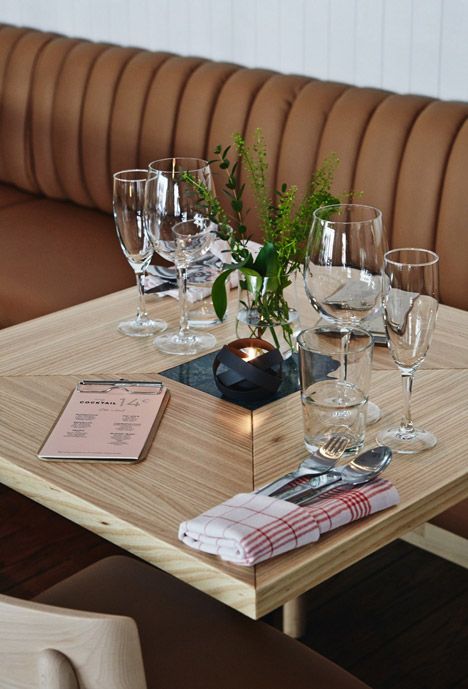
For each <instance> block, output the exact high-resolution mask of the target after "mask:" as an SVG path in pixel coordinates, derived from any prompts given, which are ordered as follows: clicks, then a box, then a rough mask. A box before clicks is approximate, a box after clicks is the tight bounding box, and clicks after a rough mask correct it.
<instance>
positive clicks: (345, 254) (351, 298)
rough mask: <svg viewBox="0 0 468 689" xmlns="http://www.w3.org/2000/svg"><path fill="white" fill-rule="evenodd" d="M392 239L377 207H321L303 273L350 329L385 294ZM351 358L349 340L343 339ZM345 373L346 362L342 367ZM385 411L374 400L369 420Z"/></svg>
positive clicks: (310, 291) (323, 309)
mask: <svg viewBox="0 0 468 689" xmlns="http://www.w3.org/2000/svg"><path fill="white" fill-rule="evenodd" d="M386 249H387V241H386V236H385V231H384V227H383V223H382V213H381V212H380V210H379V209H378V208H374V207H372V206H365V205H361V204H353V203H343V204H336V205H333V206H324V207H322V208H318V209H317V210H316V211H315V213H314V220H313V223H312V228H311V231H310V234H309V240H308V244H307V251H306V260H305V269H304V278H305V289H306V293H307V296H308V297H309V300H310V302H311V304H312V306H313V307H314V308H315V309H316V310H317V311H318V312H319V313H320V315H321V316H322V317H323V318H325V319H332V320H333V321H335V322H336V323H338V325H339V326H340V327H341V329H342V331H343V333H345V332H346V330H347V329H349V328H351V327H353V326H356V325H360V326H361V327H364V328H365V327H366V325H365V322H364V319H365V318H367V317H369V316H371V315H372V314H375V313H376V312H377V311H378V309H379V308H380V304H381V299H382V267H383V260H384V253H385V251H386ZM342 345H343V351H342V356H343V361H344V362H345V363H346V352H347V349H346V348H347V339H346V337H344V338H343V339H342ZM343 375H344V376H346V366H344V367H343ZM379 417H380V410H379V408H378V407H377V405H375V404H373V403H372V402H369V405H368V422H369V423H372V422H374V421H377V420H378V419H379Z"/></svg>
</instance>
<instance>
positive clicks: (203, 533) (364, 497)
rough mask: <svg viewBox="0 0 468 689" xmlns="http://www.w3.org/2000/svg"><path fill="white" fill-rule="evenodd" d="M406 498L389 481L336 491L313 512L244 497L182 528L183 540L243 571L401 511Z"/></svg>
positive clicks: (260, 497)
mask: <svg viewBox="0 0 468 689" xmlns="http://www.w3.org/2000/svg"><path fill="white" fill-rule="evenodd" d="M399 501H400V496H399V495H398V491H397V489H396V488H395V486H394V485H393V484H392V483H390V481H387V480H385V479H376V480H374V481H372V482H371V483H366V484H364V485H362V486H359V487H355V488H352V489H346V488H344V487H343V488H335V489H334V490H333V491H330V492H329V493H327V496H326V497H325V496H323V497H322V498H321V499H320V500H318V501H316V502H314V503H313V504H311V505H309V506H308V507H306V506H303V507H300V506H299V505H294V504H293V503H290V502H286V501H285V500H279V499H278V498H271V497H268V496H266V495H256V494H255V493H239V494H238V495H235V496H234V497H232V498H230V499H229V500H226V501H225V502H223V503H221V504H220V505H216V507H212V508H211V509H210V510H208V511H207V512H204V513H203V514H201V515H200V516H198V517H195V518H194V519H190V520H188V521H185V522H183V523H182V524H181V525H180V527H179V538H180V540H181V541H182V542H183V543H185V544H186V545H188V546H190V547H191V548H195V549H196V550H200V551H202V552H205V553H211V554H213V555H219V557H221V558H222V559H223V560H228V561H229V562H234V563H235V564H238V565H255V564H257V563H258V562H262V561H263V560H268V559H269V558H271V557H275V556H276V555H280V554H281V553H285V552H287V551H288V550H293V549H294V548H299V547H301V546H303V545H307V544H308V543H312V542H314V541H318V539H319V538H320V535H321V534H323V533H326V532H327V531H331V530H332V529H336V528H338V527H339V526H343V525H344V524H349V523H350V522H352V521H355V520H356V519H361V518H362V517H367V516H368V515H370V514H374V513H375V512H380V510H384V509H386V508H387V507H392V506H393V505H397V504H398V503H399Z"/></svg>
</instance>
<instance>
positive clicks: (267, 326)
mask: <svg viewBox="0 0 468 689" xmlns="http://www.w3.org/2000/svg"><path fill="white" fill-rule="evenodd" d="M292 287H293V289H288V295H287V296H288V298H287V299H286V296H285V294H284V292H283V291H281V292H274V291H271V290H268V278H264V279H263V283H262V286H261V289H260V290H258V291H256V292H253V291H251V290H249V289H247V285H246V282H245V280H242V279H241V280H240V281H239V288H238V296H239V298H238V308H237V318H236V336H237V338H245V337H258V338H261V339H262V340H266V341H267V342H270V343H271V344H272V345H273V346H274V347H275V348H276V349H278V350H279V351H280V352H281V355H282V356H283V359H287V358H288V357H290V356H291V354H292V353H293V351H295V348H296V338H297V335H298V334H299V332H300V330H301V327H300V323H299V313H298V311H297V309H296V307H295V305H293V304H292V303H290V302H291V296H294V294H295V284H294V285H292Z"/></svg>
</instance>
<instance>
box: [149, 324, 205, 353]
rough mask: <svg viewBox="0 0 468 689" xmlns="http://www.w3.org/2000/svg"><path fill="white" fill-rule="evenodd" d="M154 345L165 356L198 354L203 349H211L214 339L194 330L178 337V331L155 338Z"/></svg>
mask: <svg viewBox="0 0 468 689" xmlns="http://www.w3.org/2000/svg"><path fill="white" fill-rule="evenodd" d="M154 345H155V346H156V347H157V348H158V349H159V350H160V351H161V352H164V353H165V354H182V355H183V354H198V352H203V351H204V350H205V349H213V347H215V345H216V337H215V336H214V335H212V334H211V333H201V332H198V331H196V330H191V331H190V334H189V335H188V336H186V337H180V335H179V331H170V332H168V333H164V335H159V337H156V338H155V340H154Z"/></svg>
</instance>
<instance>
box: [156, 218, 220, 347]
mask: <svg viewBox="0 0 468 689" xmlns="http://www.w3.org/2000/svg"><path fill="white" fill-rule="evenodd" d="M216 229H217V226H216V225H215V224H214V223H212V222H210V221H209V220H206V219H205V218H202V219H200V218H197V219H195V220H185V221H183V222H180V223H176V224H175V225H174V227H173V228H172V234H173V238H174V239H173V242H172V253H173V260H174V263H175V267H176V272H177V282H178V286H179V304H180V320H179V328H178V330H174V331H168V332H167V333H163V334H162V335H159V336H158V337H156V338H155V340H154V343H155V345H156V347H157V348H158V349H160V350H161V351H162V352H166V353H168V354H197V353H198V352H199V351H202V350H204V349H212V348H213V347H214V346H215V344H216V338H215V336H214V335H212V334H211V333H207V332H200V331H198V330H193V328H191V327H190V326H189V312H188V302H187V269H188V267H189V266H190V265H191V264H192V263H193V262H194V261H196V260H198V259H199V258H200V257H201V256H204V255H205V254H206V252H207V251H208V250H209V248H210V246H211V243H212V241H213V239H214V237H215V234H216V232H215V231H216ZM169 243H170V242H169V241H166V246H165V252H166V255H168V253H169V250H170V249H169V246H168V245H169Z"/></svg>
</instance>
